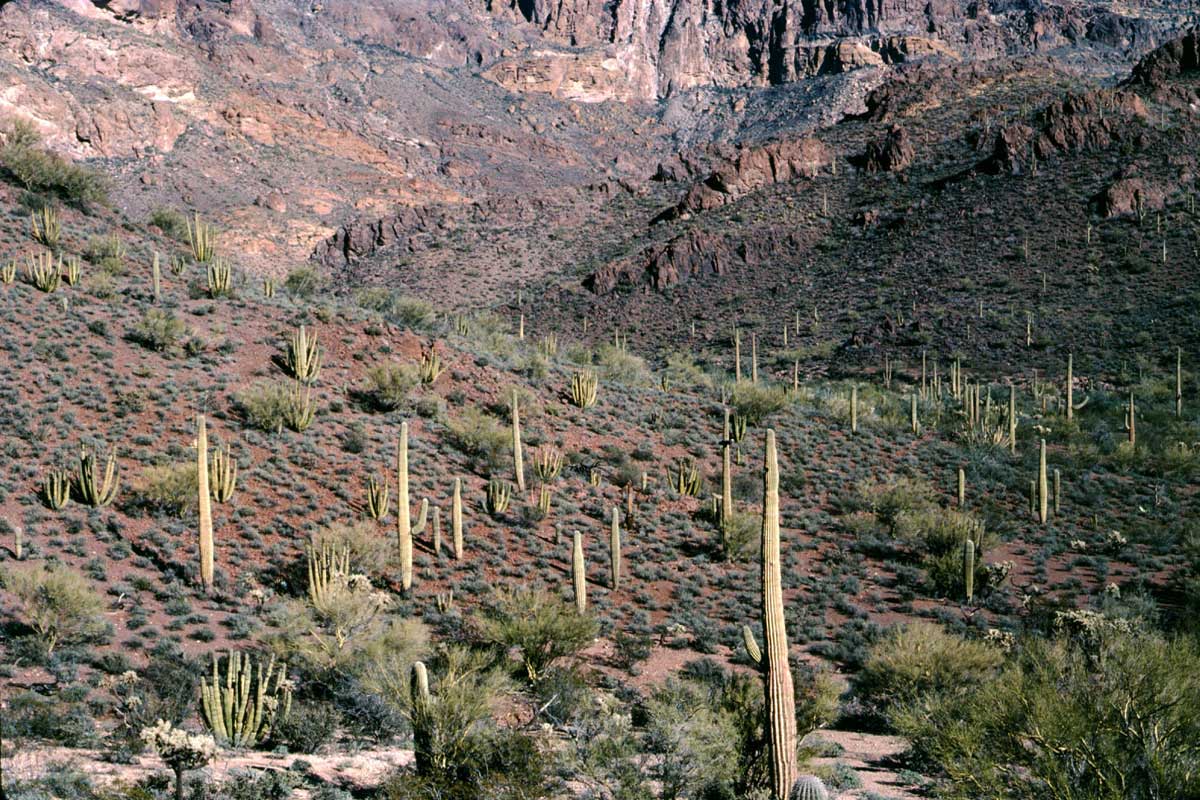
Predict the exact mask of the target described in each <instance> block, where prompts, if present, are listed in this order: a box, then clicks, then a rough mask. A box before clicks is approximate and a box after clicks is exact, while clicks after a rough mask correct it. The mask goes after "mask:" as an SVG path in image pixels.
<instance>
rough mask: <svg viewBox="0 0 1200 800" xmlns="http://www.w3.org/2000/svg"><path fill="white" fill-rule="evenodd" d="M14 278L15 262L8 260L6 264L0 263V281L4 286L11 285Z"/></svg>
mask: <svg viewBox="0 0 1200 800" xmlns="http://www.w3.org/2000/svg"><path fill="white" fill-rule="evenodd" d="M16 279H17V262H15V261H9V262H8V263H6V264H3V265H0V283H3V284H4V285H5V286H11V285H12V283H13V281H15V280H16Z"/></svg>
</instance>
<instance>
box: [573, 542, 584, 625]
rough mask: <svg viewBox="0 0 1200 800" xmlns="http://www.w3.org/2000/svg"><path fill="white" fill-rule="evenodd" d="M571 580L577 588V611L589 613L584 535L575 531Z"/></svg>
mask: <svg viewBox="0 0 1200 800" xmlns="http://www.w3.org/2000/svg"><path fill="white" fill-rule="evenodd" d="M571 580H572V583H573V585H574V588H575V610H576V611H578V612H579V613H580V614H583V613H585V612H587V566H586V564H585V563H584V560H583V534H582V533H580V532H579V531H575V538H574V541H573V542H572V544H571Z"/></svg>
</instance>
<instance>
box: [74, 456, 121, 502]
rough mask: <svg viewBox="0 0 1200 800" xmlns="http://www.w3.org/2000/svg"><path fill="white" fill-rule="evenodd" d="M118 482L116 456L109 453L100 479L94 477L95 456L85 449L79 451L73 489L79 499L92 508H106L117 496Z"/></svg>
mask: <svg viewBox="0 0 1200 800" xmlns="http://www.w3.org/2000/svg"><path fill="white" fill-rule="evenodd" d="M119 483H120V481H119V478H118V476H117V454H116V451H110V452H109V454H108V460H107V461H106V462H105V464H104V475H103V477H102V478H98V477H97V476H96V456H95V454H94V453H93V452H92V451H90V450H88V449H87V448H86V447H84V448H81V449H80V451H79V474H78V476H77V477H76V481H75V489H76V491H78V493H79V498H80V499H81V500H83V502H85V503H87V504H88V505H89V506H92V507H93V508H100V507H102V506H106V505H108V504H109V503H111V502H112V501H113V498H115V497H116V496H117V487H118V485H119Z"/></svg>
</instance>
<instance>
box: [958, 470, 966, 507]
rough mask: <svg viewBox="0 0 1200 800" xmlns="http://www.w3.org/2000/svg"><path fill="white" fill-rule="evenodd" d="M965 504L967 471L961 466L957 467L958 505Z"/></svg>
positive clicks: (962, 505)
mask: <svg viewBox="0 0 1200 800" xmlns="http://www.w3.org/2000/svg"><path fill="white" fill-rule="evenodd" d="M966 505H967V472H966V470H964V469H963V468H962V467H959V468H958V507H959V508H964V507H965V506H966Z"/></svg>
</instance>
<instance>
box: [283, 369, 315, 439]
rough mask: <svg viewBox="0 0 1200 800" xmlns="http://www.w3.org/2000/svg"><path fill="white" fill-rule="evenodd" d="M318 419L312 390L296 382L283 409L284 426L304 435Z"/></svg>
mask: <svg viewBox="0 0 1200 800" xmlns="http://www.w3.org/2000/svg"><path fill="white" fill-rule="evenodd" d="M316 417H317V404H316V403H315V402H313V399H312V390H311V389H309V388H308V387H307V386H304V385H303V384H301V383H300V382H299V381H296V385H295V386H294V387H293V389H292V393H291V394H290V395H289V396H288V398H287V402H286V403H285V404H284V407H283V421H284V424H286V425H287V426H288V428H289V429H291V430H293V431H295V432H296V433H304V431H306V430H308V429H309V427H310V426H311V425H312V424H313V421H314V420H315V419H316Z"/></svg>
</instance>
